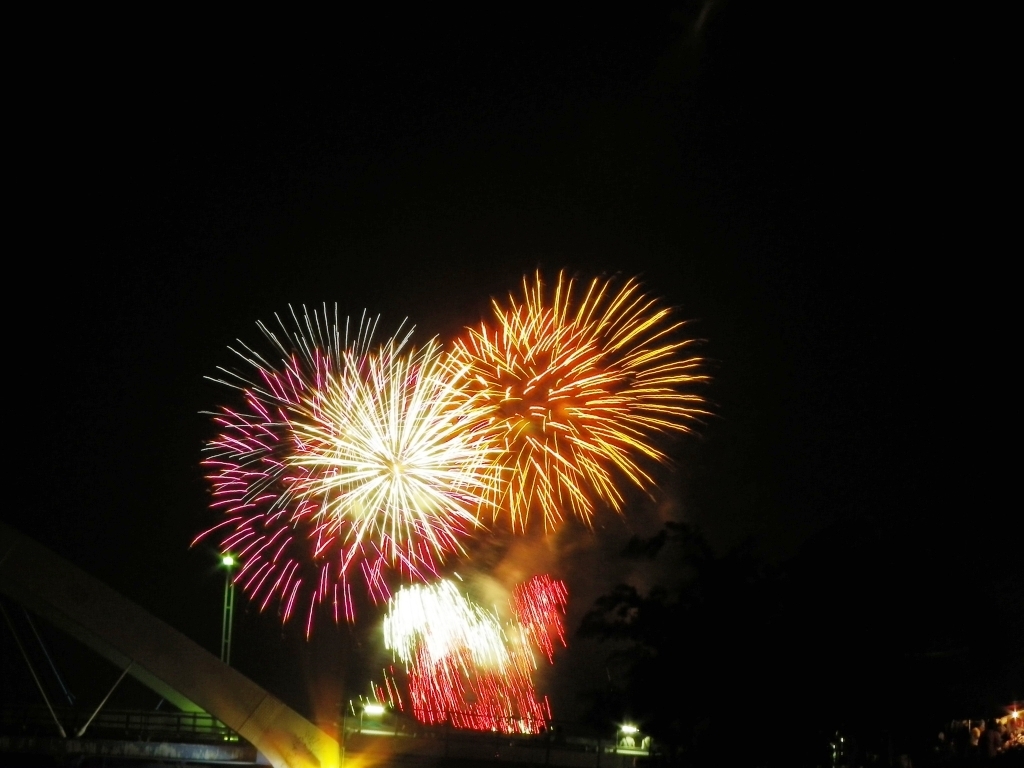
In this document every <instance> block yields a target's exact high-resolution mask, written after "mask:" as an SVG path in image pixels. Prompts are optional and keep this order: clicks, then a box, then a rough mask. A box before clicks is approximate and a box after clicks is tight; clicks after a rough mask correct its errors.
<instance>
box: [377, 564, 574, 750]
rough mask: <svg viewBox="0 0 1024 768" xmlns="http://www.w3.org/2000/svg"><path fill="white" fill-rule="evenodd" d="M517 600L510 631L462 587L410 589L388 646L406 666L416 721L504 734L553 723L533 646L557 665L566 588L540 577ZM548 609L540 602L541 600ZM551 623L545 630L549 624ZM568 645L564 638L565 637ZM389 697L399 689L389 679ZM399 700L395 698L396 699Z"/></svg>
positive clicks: (397, 606)
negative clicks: (554, 649)
mask: <svg viewBox="0 0 1024 768" xmlns="http://www.w3.org/2000/svg"><path fill="white" fill-rule="evenodd" d="M523 586H524V589H523V590H521V592H520V594H519V595H518V596H517V598H516V615H517V616H518V615H520V614H522V615H524V616H529V617H530V618H529V619H528V621H530V622H532V625H521V624H518V623H512V624H511V625H510V626H509V628H508V631H503V630H502V627H501V624H500V622H499V620H498V618H497V616H496V615H495V614H493V613H489V612H487V611H485V610H484V609H483V608H481V607H480V606H478V605H476V604H475V603H473V602H472V601H470V600H469V599H468V598H466V597H465V596H464V595H462V593H461V592H460V591H459V589H458V587H457V586H456V585H455V583H454V582H451V581H447V580H442V581H439V582H436V583H434V584H431V585H429V586H426V585H415V586H412V587H403V588H402V589H400V590H398V591H397V592H396V593H395V595H394V597H393V598H392V600H391V602H390V604H389V609H388V613H387V616H386V617H385V619H384V638H385V645H386V646H387V647H388V648H389V649H390V650H391V651H392V652H393V653H394V654H395V656H396V657H397V658H398V659H399V660H400V661H401V662H402V663H403V664H404V665H405V667H406V669H407V677H408V689H409V701H410V704H411V708H412V713H413V716H414V717H416V719H418V720H420V721H421V722H424V723H431V724H439V723H444V722H450V723H451V725H452V726H453V727H456V728H466V729H473V730H494V731H500V732H502V733H537V732H539V731H540V729H541V727H543V726H544V724H545V723H546V722H548V721H550V720H551V707H550V704H549V702H548V700H547V697H544V698H542V699H538V698H537V693H536V690H535V687H534V683H533V673H534V671H535V670H536V664H535V662H534V659H533V655H532V653H531V649H530V642H534V643H538V644H539V647H540V648H541V650H542V651H544V652H545V654H546V655H547V656H548V660H549V661H551V660H552V654H551V652H550V650H545V647H544V645H543V643H544V640H541V634H543V635H544V637H545V639H546V641H547V644H548V649H550V638H548V637H547V631H548V627H550V626H556V625H557V627H558V628H559V631H560V629H561V615H557V616H555V615H553V614H558V613H559V611H561V612H562V613H564V605H565V599H566V592H565V585H564V584H563V583H562V582H560V581H556V580H554V579H551V578H550V577H548V576H544V577H535V579H533V580H531V582H529V584H528V585H523ZM535 600H536V601H538V602H540V603H543V604H535V602H534V601H535ZM541 625H543V626H541ZM563 643H564V638H563ZM385 680H386V684H387V687H386V690H385V688H383V687H378V690H379V691H380V693H379V694H378V695H383V694H385V692H388V695H389V696H390V691H391V690H392V688H397V685H395V684H394V683H393V681H392V680H390V679H388V678H387V675H385ZM392 698H393V697H392Z"/></svg>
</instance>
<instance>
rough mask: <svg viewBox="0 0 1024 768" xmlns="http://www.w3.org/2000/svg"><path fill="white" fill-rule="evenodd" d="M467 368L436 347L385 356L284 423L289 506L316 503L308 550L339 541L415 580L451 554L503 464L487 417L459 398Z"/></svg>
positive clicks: (350, 373)
mask: <svg viewBox="0 0 1024 768" xmlns="http://www.w3.org/2000/svg"><path fill="white" fill-rule="evenodd" d="M464 373H465V367H464V366H463V367H462V368H456V367H453V366H451V365H448V364H446V362H445V360H444V359H443V358H442V356H441V350H440V347H439V345H438V344H437V343H436V342H433V341H432V342H430V343H428V344H427V345H426V347H424V348H423V349H422V350H419V351H416V352H411V353H407V354H400V353H399V351H398V350H396V349H395V347H394V345H392V344H387V345H385V346H384V347H382V348H381V349H380V350H379V351H377V352H375V353H373V354H370V355H368V356H366V357H365V358H363V360H361V361H359V362H358V363H353V364H351V365H349V366H347V367H346V369H345V374H346V375H343V376H340V377H337V378H333V377H332V378H331V379H329V380H328V381H326V382H324V384H323V386H321V387H319V388H317V389H315V390H313V391H312V392H311V393H310V394H309V395H307V396H306V397H305V398H304V399H303V401H302V405H301V406H299V407H297V408H295V413H294V417H293V418H292V419H291V429H292V438H293V440H294V449H293V452H292V453H291V455H290V456H289V457H288V459H287V463H288V464H290V465H291V466H293V467H296V468H299V469H301V470H302V472H301V474H300V475H298V476H299V477H301V478H302V480H301V481H299V482H298V483H296V484H295V485H294V486H293V487H292V489H291V490H292V493H293V495H294V497H295V498H296V499H300V500H311V501H315V502H316V503H315V505H314V506H315V508H316V509H317V512H316V515H315V519H316V523H317V526H316V529H317V532H316V536H315V538H316V540H317V544H316V549H317V550H319V549H320V547H322V546H325V545H326V544H327V543H329V542H332V541H333V540H334V539H335V538H336V537H338V536H339V535H341V536H342V537H343V538H344V539H346V540H347V542H349V544H350V547H349V551H354V549H355V548H353V547H352V546H351V544H352V543H356V542H358V543H362V544H364V545H365V544H366V543H369V542H372V546H373V547H374V548H375V549H377V550H378V551H379V552H380V554H382V555H383V556H384V557H385V559H386V560H387V561H388V562H389V563H392V564H398V565H400V566H401V565H404V566H405V568H407V569H409V570H410V571H411V572H413V573H415V572H416V571H417V570H418V568H417V564H418V563H424V562H430V561H432V560H433V558H431V557H427V556H426V554H425V552H426V551H429V552H432V553H433V554H434V555H435V556H438V557H441V559H443V555H444V553H451V552H459V551H461V545H460V543H459V539H460V538H461V536H462V535H464V534H466V533H467V532H468V531H470V530H472V529H474V528H476V527H477V526H478V525H479V523H478V520H477V512H478V507H479V504H480V500H481V498H484V497H488V496H490V495H491V494H493V493H494V492H495V490H496V488H495V487H494V486H495V483H496V482H497V481H498V479H499V478H497V477H496V476H495V473H494V471H493V467H492V465H491V463H492V461H493V459H494V456H495V455H496V454H498V453H499V451H500V448H499V447H498V445H497V443H496V441H495V439H494V435H493V432H492V431H490V430H488V429H487V428H485V427H484V423H485V420H484V419H482V418H481V417H482V415H484V414H486V413H487V412H488V411H487V408H486V405H485V404H484V403H483V402H482V401H481V400H480V399H479V398H473V397H466V396H465V394H464V392H463V391H462V384H463V379H464Z"/></svg>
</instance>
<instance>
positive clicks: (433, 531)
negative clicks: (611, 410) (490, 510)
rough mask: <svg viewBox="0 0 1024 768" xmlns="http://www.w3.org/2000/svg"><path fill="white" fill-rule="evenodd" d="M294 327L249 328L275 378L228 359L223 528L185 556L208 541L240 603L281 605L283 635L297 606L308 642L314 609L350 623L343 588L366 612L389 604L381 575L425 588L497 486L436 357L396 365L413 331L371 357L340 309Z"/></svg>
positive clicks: (466, 401) (489, 444) (471, 414)
mask: <svg viewBox="0 0 1024 768" xmlns="http://www.w3.org/2000/svg"><path fill="white" fill-rule="evenodd" d="M292 320H293V322H294V327H289V326H288V325H286V324H285V322H284V321H282V320H281V318H280V317H279V318H278V324H279V325H280V328H281V330H280V333H278V332H275V331H272V330H271V329H270V328H268V327H267V326H265V325H263V324H262V323H259V324H258V327H259V328H260V329H261V331H262V332H263V334H264V336H265V337H266V338H267V340H268V341H269V342H270V344H271V347H272V349H273V354H272V355H270V357H271V358H275V359H278V358H279V361H278V362H276V363H273V362H271V361H270V360H269V359H268V357H267V356H264V355H263V354H261V353H259V352H256V351H255V350H253V349H252V348H251V347H249V346H247V345H245V344H242V345H241V347H240V348H239V349H232V351H233V352H235V354H237V355H238V356H239V357H240V358H241V359H242V360H243V361H244V362H245V363H247V364H248V365H249V366H250V367H251V368H252V369H253V372H252V373H250V374H249V375H248V376H246V375H243V374H241V373H237V372H233V371H229V370H227V369H223V368H222V369H220V370H221V371H222V372H223V373H224V374H225V378H223V379H214V380H215V381H218V382H219V383H222V384H226V385H228V386H231V387H233V388H235V389H237V390H239V391H240V394H241V401H242V404H241V407H234V408H232V407H222V408H221V409H220V410H219V411H218V412H216V413H214V414H211V415H212V416H213V420H214V423H215V424H216V425H217V428H218V429H219V434H218V435H217V436H216V437H215V438H214V439H213V440H211V441H209V442H208V443H207V445H206V454H207V455H206V458H205V460H204V461H203V465H204V466H205V467H206V469H207V473H208V474H207V478H208V480H209V482H210V484H211V487H212V492H213V502H212V506H213V508H214V509H216V510H218V511H219V512H221V513H222V514H223V515H224V519H223V520H222V521H221V522H220V523H219V524H217V525H216V526H214V527H213V528H211V529H209V530H207V531H205V532H204V533H202V534H200V536H198V537H197V538H196V541H195V542H193V544H194V543H196V542H198V541H199V540H201V539H202V538H203V537H205V536H207V535H210V534H213V533H214V532H217V533H218V535H219V536H220V537H221V539H220V545H221V547H222V549H223V550H225V551H231V552H233V553H235V554H236V555H237V556H238V558H239V560H240V561H241V562H242V564H243V565H242V568H241V569H240V571H239V572H238V574H237V575H236V577H235V580H236V583H238V584H241V585H242V587H243V588H244V590H245V592H246V594H247V595H248V596H249V598H250V599H252V600H254V601H258V602H259V603H260V606H261V609H262V608H265V607H266V606H267V605H269V604H270V603H271V602H272V601H274V600H275V599H276V600H278V601H279V602H280V605H281V609H282V614H283V619H284V620H285V621H287V620H288V618H289V616H290V615H291V614H292V613H293V612H294V610H295V609H296V608H297V606H299V605H302V606H303V607H304V608H303V610H304V611H305V612H306V631H307V633H309V632H310V631H311V627H312V621H313V616H314V613H315V610H316V607H317V606H318V605H320V604H322V603H327V604H328V605H330V606H332V607H333V612H334V616H335V619H336V620H337V619H339V617H340V615H344V616H345V617H346V618H348V619H350V620H351V619H352V618H353V608H352V605H353V603H352V595H351V580H350V577H351V575H352V573H361V574H362V578H363V580H364V582H365V584H366V587H367V590H368V592H369V594H370V596H371V597H372V598H373V599H374V600H385V599H387V598H388V597H389V596H390V586H389V575H397V577H398V578H399V579H400V580H401V579H412V580H416V579H425V578H430V577H432V576H434V575H436V573H437V568H438V565H439V564H440V563H441V562H443V561H444V560H445V559H446V558H447V557H450V556H451V555H452V554H455V553H460V552H462V545H461V543H460V540H461V539H462V538H463V537H465V536H467V535H469V534H470V532H471V531H472V530H473V529H475V528H476V527H477V526H478V525H479V523H478V521H477V517H476V515H477V511H478V507H479V504H480V501H481V499H482V498H483V497H485V496H488V495H491V494H493V493H495V492H496V489H495V488H493V487H492V486H493V485H494V484H495V483H496V482H500V479H499V478H497V477H496V476H495V474H494V471H493V467H491V466H490V462H491V458H492V456H493V455H494V454H495V452H496V451H497V450H498V448H497V447H496V445H495V442H494V441H495V438H494V435H493V434H492V433H490V432H488V430H487V419H486V412H487V409H486V408H485V407H484V405H483V404H482V403H481V402H480V401H479V399H477V398H475V397H473V396H467V395H466V394H465V393H464V392H463V390H462V388H461V386H460V385H461V381H462V378H463V376H464V374H465V366H462V367H461V368H460V367H459V366H457V365H454V364H452V362H451V361H450V360H446V359H445V358H443V357H442V354H441V350H440V347H439V345H438V344H437V342H436V341H430V342H429V343H428V344H427V345H426V346H425V347H423V348H422V349H420V350H415V349H407V345H408V341H409V336H410V334H411V330H410V331H407V332H404V335H396V336H394V337H393V338H391V339H390V340H388V341H387V342H385V343H384V344H383V345H381V346H380V347H379V348H376V349H373V348H372V347H371V340H372V336H373V333H374V330H375V328H376V325H377V322H378V320H377V319H369V318H367V317H366V316H365V315H364V317H363V318H362V320H361V321H360V322H359V324H358V327H357V328H355V329H352V328H350V324H349V321H348V320H345V324H344V326H343V327H342V325H341V323H340V322H339V319H338V314H337V308H335V310H334V316H333V318H331V317H330V316H329V314H328V311H327V308H326V307H324V310H323V313H322V314H321V313H320V312H318V311H315V310H314V311H313V312H309V311H308V310H305V309H304V310H303V313H302V315H299V314H297V313H296V312H295V311H294V310H293V311H292ZM353 330H354V333H352V335H351V337H350V332H351V331H353ZM400 332H401V329H400ZM357 563H358V568H356V567H355V565H356V564H357Z"/></svg>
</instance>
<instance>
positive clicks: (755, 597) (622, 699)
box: [578, 518, 1024, 765]
mask: <svg viewBox="0 0 1024 768" xmlns="http://www.w3.org/2000/svg"><path fill="white" fill-rule="evenodd" d="M977 543H978V537H977V536H970V535H949V536H941V537H940V536H934V535H922V534H920V532H915V531H914V530H912V529H911V528H910V527H908V526H906V525H903V524H900V523H898V522H895V521H886V520H884V519H875V518H860V519H852V518H851V519H846V520H842V521H839V522H836V523H835V524H833V525H831V526H829V527H828V528H826V529H825V530H823V531H822V532H820V533H819V534H818V535H817V536H816V537H814V538H813V539H811V540H810V541H808V542H807V543H806V544H805V545H804V546H803V547H802V548H801V549H800V551H799V552H798V554H797V555H796V556H794V557H793V558H791V559H790V560H789V561H787V562H784V563H782V564H778V565H769V564H766V563H764V562H762V561H760V560H759V558H758V557H757V556H755V554H754V549H753V547H752V546H751V545H750V544H749V543H748V544H744V545H741V546H738V547H736V548H734V549H733V550H731V551H729V552H727V553H725V554H723V555H717V554H716V553H715V552H713V551H712V548H711V547H710V546H709V545H708V543H707V542H706V540H705V539H704V538H703V536H702V535H701V533H700V531H699V530H697V529H696V528H694V527H691V526H689V525H685V524H679V523H669V524H668V525H667V526H666V527H665V528H664V529H663V530H662V531H661V532H660V533H659V534H658V535H657V536H655V537H653V538H651V539H646V540H642V539H633V540H632V541H631V542H630V544H629V546H627V547H626V549H625V551H624V552H623V556H624V557H631V558H651V559H657V558H672V561H673V562H674V563H676V564H677V565H680V566H682V567H681V568H680V569H679V570H680V572H681V573H682V574H683V575H682V576H681V577H680V578H678V579H677V580H676V581H675V582H674V583H671V584H663V585H659V586H656V587H654V588H652V589H650V590H649V591H648V592H646V594H645V593H642V592H640V591H638V590H637V589H636V588H634V587H632V586H630V585H628V584H620V585H618V586H617V587H616V588H615V589H614V590H612V591H611V592H610V593H608V594H606V595H604V596H602V597H600V598H599V599H598V600H597V601H596V602H595V604H594V606H593V607H592V609H591V610H590V611H589V613H587V614H586V616H585V617H584V619H583V621H582V624H581V626H580V627H579V630H578V632H579V635H580V636H581V637H592V638H598V639H601V640H604V641H608V643H607V645H608V648H609V656H608V670H609V674H608V677H607V685H606V687H605V688H603V689H600V690H592V691H590V696H591V710H590V711H591V717H592V718H593V720H594V722H595V724H596V723H600V722H609V720H613V721H619V722H621V721H622V720H623V719H631V720H633V721H638V722H639V723H640V724H641V726H642V728H643V731H644V732H645V733H649V734H651V735H652V736H653V737H654V739H655V741H656V742H657V743H659V744H660V745H661V746H662V749H663V752H665V753H668V754H674V755H676V756H678V757H679V759H680V760H683V761H685V762H686V764H688V765H705V764H708V765H709V764H719V763H721V762H723V761H728V762H729V763H730V764H735V765H742V764H747V765H772V764H778V765H827V764H831V762H830V761H831V760H832V759H833V756H832V754H831V750H832V747H831V746H830V745H831V744H832V743H833V742H835V741H836V739H837V738H838V737H839V736H842V738H843V742H842V744H843V747H842V750H841V751H842V753H843V754H842V755H840V758H839V760H838V761H839V762H844V763H846V764H849V765H869V764H876V765H888V764H891V763H895V762H897V761H898V760H899V755H901V754H905V755H909V756H911V757H912V758H913V759H914V761H915V762H916V763H918V764H920V763H922V762H927V760H928V755H929V750H930V749H931V747H932V746H933V744H934V741H935V739H936V737H937V734H938V731H939V730H942V729H943V728H944V727H945V725H946V724H948V723H949V722H950V721H951V720H954V719H958V718H985V717H992V716H997V715H1003V714H1005V712H1004V711H1003V710H1004V707H1005V706H1006V705H1008V704H1010V703H1011V702H1013V701H1014V699H1015V697H1017V698H1019V695H1020V694H1019V686H1020V683H1021V668H1022V654H1021V647H1020V645H1021V644H1020V642H1019V641H1020V639H1021V638H1024V610H1022V606H1021V604H1020V601H1019V600H1020V598H1019V595H1020V594H1021V589H1020V583H1019V579H1020V576H1019V574H1014V573H1013V572H1012V569H1011V568H1010V567H1009V565H1008V563H1009V562H1010V561H1009V559H1006V560H1005V561H1001V560H999V559H997V558H991V557H985V553H984V552H982V551H979V550H978V549H977V548H976V547H975V545H976V544H977ZM951 550H952V551H951ZM1014 595H1016V596H1017V597H1016V598H1014V597H1013V596H1014Z"/></svg>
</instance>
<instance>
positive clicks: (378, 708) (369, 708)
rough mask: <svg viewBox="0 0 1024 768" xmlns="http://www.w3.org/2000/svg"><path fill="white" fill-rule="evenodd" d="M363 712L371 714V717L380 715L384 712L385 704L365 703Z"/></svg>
mask: <svg viewBox="0 0 1024 768" xmlns="http://www.w3.org/2000/svg"><path fill="white" fill-rule="evenodd" d="M363 714H366V715H369V716H370V717H378V716H380V715H383V714H384V705H383V704H365V705H363Z"/></svg>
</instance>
